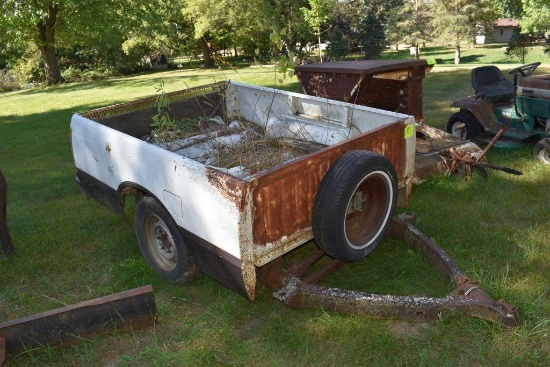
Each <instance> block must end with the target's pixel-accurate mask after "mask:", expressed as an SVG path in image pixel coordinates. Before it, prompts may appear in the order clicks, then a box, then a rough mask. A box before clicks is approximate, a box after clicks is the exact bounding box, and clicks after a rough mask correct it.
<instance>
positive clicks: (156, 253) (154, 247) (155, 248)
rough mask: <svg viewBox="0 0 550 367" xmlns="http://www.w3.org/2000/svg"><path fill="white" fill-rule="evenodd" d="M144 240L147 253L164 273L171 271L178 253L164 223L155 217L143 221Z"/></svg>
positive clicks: (175, 263) (176, 261)
mask: <svg viewBox="0 0 550 367" xmlns="http://www.w3.org/2000/svg"><path fill="white" fill-rule="evenodd" d="M145 239H146V241H147V246H148V247H149V253H150V254H151V255H152V256H153V257H154V259H155V262H156V263H157V264H158V265H159V266H160V267H161V268H162V269H163V270H165V271H172V270H174V269H175V268H176V266H177V264H178V252H177V248H176V244H175V242H174V238H173V237H172V234H171V233H170V230H169V229H168V227H167V226H166V223H164V221H163V220H162V219H161V218H159V217H157V216H156V215H151V216H149V217H148V218H147V219H146V220H145Z"/></svg>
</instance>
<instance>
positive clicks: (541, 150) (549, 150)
mask: <svg viewBox="0 0 550 367" xmlns="http://www.w3.org/2000/svg"><path fill="white" fill-rule="evenodd" d="M533 157H535V158H536V159H538V160H539V161H541V162H542V163H544V164H550V138H545V139H542V140H539V142H538V143H537V144H535V147H534V148H533Z"/></svg>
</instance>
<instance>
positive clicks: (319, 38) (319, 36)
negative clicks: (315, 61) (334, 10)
mask: <svg viewBox="0 0 550 367" xmlns="http://www.w3.org/2000/svg"><path fill="white" fill-rule="evenodd" d="M317 44H318V45H319V62H321V63H322V62H323V55H322V54H321V33H318V34H317Z"/></svg>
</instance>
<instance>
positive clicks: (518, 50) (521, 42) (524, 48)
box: [506, 27, 535, 64]
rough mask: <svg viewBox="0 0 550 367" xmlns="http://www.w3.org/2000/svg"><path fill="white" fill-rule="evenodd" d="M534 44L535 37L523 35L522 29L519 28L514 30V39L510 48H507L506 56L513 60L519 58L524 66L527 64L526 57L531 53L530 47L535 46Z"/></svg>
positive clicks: (509, 43) (510, 43)
mask: <svg viewBox="0 0 550 367" xmlns="http://www.w3.org/2000/svg"><path fill="white" fill-rule="evenodd" d="M534 42H535V37H534V36H532V35H530V34H525V33H523V32H522V31H521V28H520V27H518V28H516V29H514V33H512V38H511V39H510V42H508V47H506V56H508V57H509V58H511V59H515V58H517V59H519V61H520V62H521V63H522V64H525V56H527V54H528V53H529V47H531V46H533V43H534Z"/></svg>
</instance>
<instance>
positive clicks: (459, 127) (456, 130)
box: [451, 121, 466, 139]
mask: <svg viewBox="0 0 550 367" xmlns="http://www.w3.org/2000/svg"><path fill="white" fill-rule="evenodd" d="M451 133H452V134H453V135H454V136H458V137H460V138H462V139H465V138H466V124H465V123H464V122H462V121H457V122H455V123H454V124H453V127H452V128H451Z"/></svg>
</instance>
